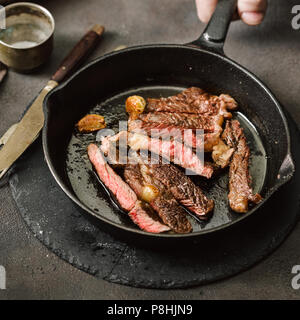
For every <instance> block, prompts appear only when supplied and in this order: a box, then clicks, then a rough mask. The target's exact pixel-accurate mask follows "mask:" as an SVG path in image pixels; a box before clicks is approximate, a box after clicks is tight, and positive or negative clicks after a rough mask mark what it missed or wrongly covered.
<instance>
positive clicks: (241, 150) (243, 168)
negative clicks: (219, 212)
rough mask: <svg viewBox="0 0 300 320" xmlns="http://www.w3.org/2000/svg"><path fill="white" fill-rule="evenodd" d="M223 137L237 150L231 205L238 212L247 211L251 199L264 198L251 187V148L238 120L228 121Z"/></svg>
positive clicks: (232, 164)
mask: <svg viewBox="0 0 300 320" xmlns="http://www.w3.org/2000/svg"><path fill="white" fill-rule="evenodd" d="M222 138H223V139H224V141H225V142H226V143H227V145H229V146H230V147H232V148H234V150H235V151H234V154H233V157H232V160H231V163H230V169H229V194H228V199H229V204H230V207H231V208H232V210H234V211H236V212H247V211H248V202H249V201H251V202H254V203H258V202H259V201H261V199H262V198H261V196H260V195H259V194H258V193H256V194H253V191H252V188H251V177H250V174H249V158H250V149H249V147H248V145H247V141H246V137H245V135H244V131H243V129H242V128H241V126H240V123H239V121H238V120H232V121H227V122H226V127H225V130H224V132H223V134H222Z"/></svg>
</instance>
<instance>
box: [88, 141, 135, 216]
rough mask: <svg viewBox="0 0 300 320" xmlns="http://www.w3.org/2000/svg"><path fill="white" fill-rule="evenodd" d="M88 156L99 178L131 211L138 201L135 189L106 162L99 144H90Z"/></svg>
mask: <svg viewBox="0 0 300 320" xmlns="http://www.w3.org/2000/svg"><path fill="white" fill-rule="evenodd" d="M88 156H89V159H90V161H91V163H92V164H93V165H94V168H95V169H96V171H97V174H98V176H99V178H100V179H101V181H102V182H103V183H104V184H105V185H106V187H107V188H108V189H109V190H110V191H111V193H112V194H113V195H114V196H115V197H116V199H117V200H118V202H119V204H120V206H121V207H122V208H123V209H125V210H126V211H130V210H131V209H132V208H133V207H134V205H135V203H136V201H137V196H136V194H135V193H134V191H133V190H132V189H131V188H130V187H129V185H128V184H127V183H125V182H124V181H123V180H122V178H121V177H120V176H119V175H117V174H116V173H115V171H114V170H113V169H112V168H111V167H110V166H109V165H108V164H107V163H106V161H105V159H104V157H103V155H102V153H101V151H100V149H99V147H98V146H97V145H95V144H90V145H89V146H88Z"/></svg>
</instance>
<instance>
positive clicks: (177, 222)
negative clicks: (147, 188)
mask: <svg viewBox="0 0 300 320" xmlns="http://www.w3.org/2000/svg"><path fill="white" fill-rule="evenodd" d="M124 177H125V181H126V182H127V183H128V184H129V185H130V186H131V188H132V189H133V190H134V191H135V192H136V194H137V196H138V197H140V198H141V196H142V190H143V187H144V184H145V182H146V183H149V182H150V183H155V182H156V183H155V185H156V186H157V187H158V188H159V191H160V194H159V195H158V196H157V197H156V198H155V199H154V200H152V201H151V202H150V205H151V207H152V208H153V209H154V210H155V211H156V212H157V213H158V215H159V216H160V218H161V219H162V221H163V222H164V223H165V224H166V225H168V226H169V227H170V228H171V229H172V230H174V231H175V232H177V233H188V232H190V231H191V230H192V226H191V224H190V222H189V221H188V219H187V217H186V212H185V211H184V209H183V208H182V207H180V205H179V204H178V202H177V201H176V200H175V199H174V198H173V196H172V195H171V194H170V193H169V192H168V190H166V189H165V188H163V186H162V185H161V184H160V183H159V182H157V181H153V177H150V176H149V177H148V181H145V180H144V177H143V175H142V173H141V168H140V165H139V164H128V165H126V166H125V170H124Z"/></svg>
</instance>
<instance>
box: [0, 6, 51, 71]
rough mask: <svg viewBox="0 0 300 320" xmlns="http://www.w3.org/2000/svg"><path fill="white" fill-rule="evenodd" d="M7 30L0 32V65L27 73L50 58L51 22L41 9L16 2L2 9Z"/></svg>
mask: <svg viewBox="0 0 300 320" xmlns="http://www.w3.org/2000/svg"><path fill="white" fill-rule="evenodd" d="M5 14H6V20H5V22H6V28H5V29H3V30H0V61H1V62H3V63H4V64H6V65H7V66H8V67H10V68H13V69H15V70H16V71H19V72H29V71H32V70H34V69H36V68H37V67H39V66H40V65H42V64H43V63H44V62H46V61H47V59H48V58H49V56H50V54H51V52H52V48H53V33H54V26H55V23H54V19H53V17H52V15H51V13H50V12H49V11H48V10H47V9H45V8H43V7H42V6H40V5H37V4H34V3H30V2H18V3H15V4H11V5H8V6H6V7H5Z"/></svg>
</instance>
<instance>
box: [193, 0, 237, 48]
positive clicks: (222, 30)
mask: <svg viewBox="0 0 300 320" xmlns="http://www.w3.org/2000/svg"><path fill="white" fill-rule="evenodd" d="M236 5H237V0H219V1H218V4H217V7H216V10H215V12H214V14H213V15H212V17H211V19H210V21H209V22H208V24H207V26H206V28H205V30H204V32H203V33H202V35H201V36H200V37H199V38H198V39H197V40H195V41H193V42H191V43H189V45H194V46H197V47H202V48H205V49H208V50H210V51H216V52H218V53H221V54H224V51H223V46H224V42H225V39H226V35H227V31H228V27H229V24H230V22H231V19H232V15H233V13H234V11H235V9H236Z"/></svg>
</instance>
